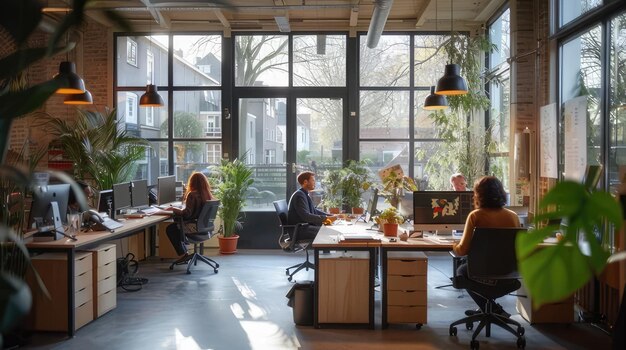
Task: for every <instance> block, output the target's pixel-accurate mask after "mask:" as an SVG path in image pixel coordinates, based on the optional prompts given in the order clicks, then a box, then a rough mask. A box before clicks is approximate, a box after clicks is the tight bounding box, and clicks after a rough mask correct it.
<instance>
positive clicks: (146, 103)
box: [139, 84, 165, 107]
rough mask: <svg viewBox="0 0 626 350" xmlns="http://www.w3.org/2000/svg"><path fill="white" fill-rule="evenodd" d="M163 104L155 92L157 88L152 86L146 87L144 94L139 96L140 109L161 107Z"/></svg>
mask: <svg viewBox="0 0 626 350" xmlns="http://www.w3.org/2000/svg"><path fill="white" fill-rule="evenodd" d="M164 104H165V103H164V102H163V99H162V98H161V95H159V93H158V92H157V87H156V85H154V84H148V85H146V92H145V93H144V94H143V95H141V98H140V99H139V105H140V106H142V107H161V106H163V105H164Z"/></svg>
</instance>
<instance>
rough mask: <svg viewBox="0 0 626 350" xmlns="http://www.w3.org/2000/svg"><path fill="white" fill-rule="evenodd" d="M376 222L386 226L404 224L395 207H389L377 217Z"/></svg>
mask: <svg viewBox="0 0 626 350" xmlns="http://www.w3.org/2000/svg"><path fill="white" fill-rule="evenodd" d="M378 220H379V221H380V222H382V223H387V224H402V223H404V218H403V217H402V215H400V213H398V209H396V208H395V207H389V208H387V209H385V210H383V211H382V213H380V215H378Z"/></svg>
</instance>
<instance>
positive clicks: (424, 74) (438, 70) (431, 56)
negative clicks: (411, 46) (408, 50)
mask: <svg viewBox="0 0 626 350" xmlns="http://www.w3.org/2000/svg"><path fill="white" fill-rule="evenodd" d="M448 38H449V36H445V35H416V36H415V51H414V56H415V57H414V59H415V66H414V69H415V71H414V72H415V73H414V74H415V86H431V85H436V84H437V81H438V80H439V78H441V76H442V75H443V69H444V67H445V65H446V62H448V56H447V55H446V53H445V51H444V50H443V48H441V46H442V45H443V43H444V42H445V41H446V40H448Z"/></svg>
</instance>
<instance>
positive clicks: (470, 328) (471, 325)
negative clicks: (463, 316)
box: [465, 322, 474, 331]
mask: <svg viewBox="0 0 626 350" xmlns="http://www.w3.org/2000/svg"><path fill="white" fill-rule="evenodd" d="M465 328H466V329H467V330H468V331H471V330H472V329H474V324H473V323H472V322H467V323H466V324H465Z"/></svg>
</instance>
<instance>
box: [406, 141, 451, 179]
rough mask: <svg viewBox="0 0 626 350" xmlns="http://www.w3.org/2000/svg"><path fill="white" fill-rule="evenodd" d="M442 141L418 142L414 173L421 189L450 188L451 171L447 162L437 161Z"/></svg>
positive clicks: (416, 144)
mask: <svg viewBox="0 0 626 350" xmlns="http://www.w3.org/2000/svg"><path fill="white" fill-rule="evenodd" d="M441 147H442V142H438V141H435V142H432V141H431V142H416V143H415V150H414V151H415V152H414V154H413V155H414V157H415V160H414V162H415V163H414V166H413V174H414V178H415V184H416V185H417V186H418V188H419V189H420V190H421V191H448V190H450V175H452V174H453V173H454V171H450V170H449V167H447V166H446V165H445V164H440V163H441V162H437V160H438V159H439V158H437V157H436V156H435V155H436V153H437V150H439V149H441Z"/></svg>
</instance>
